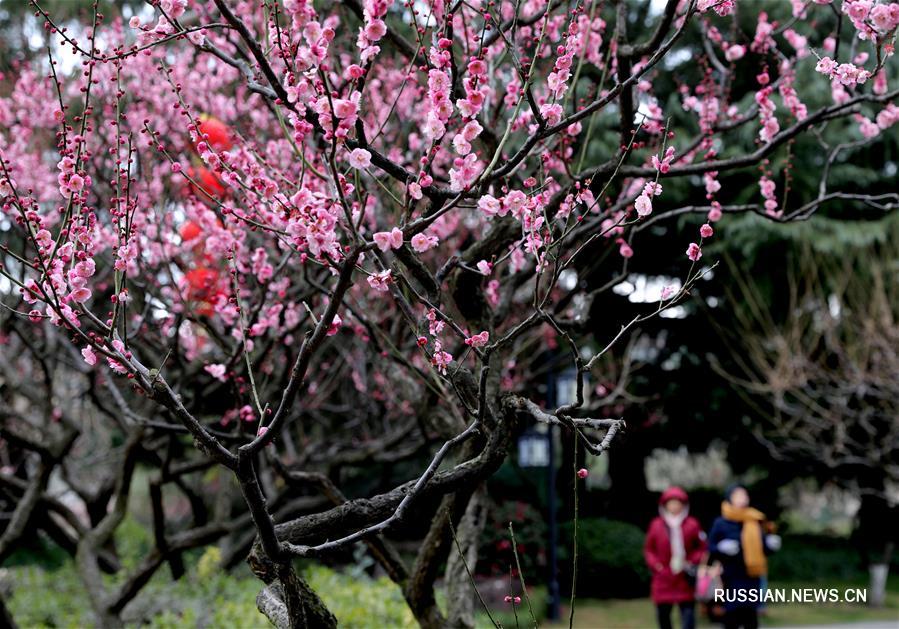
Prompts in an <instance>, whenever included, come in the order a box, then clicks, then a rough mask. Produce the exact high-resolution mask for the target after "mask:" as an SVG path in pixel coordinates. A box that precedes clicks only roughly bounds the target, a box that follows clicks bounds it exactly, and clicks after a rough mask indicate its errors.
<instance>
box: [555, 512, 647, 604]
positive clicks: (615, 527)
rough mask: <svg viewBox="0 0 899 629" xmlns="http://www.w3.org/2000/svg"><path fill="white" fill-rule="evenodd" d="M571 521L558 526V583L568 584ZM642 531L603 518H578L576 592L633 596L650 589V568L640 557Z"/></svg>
mask: <svg viewBox="0 0 899 629" xmlns="http://www.w3.org/2000/svg"><path fill="white" fill-rule="evenodd" d="M572 533H573V523H572V522H566V523H565V524H563V525H562V526H561V527H560V534H561V537H560V540H559V542H560V545H561V548H560V552H559V560H560V561H559V567H560V572H561V577H562V578H561V581H560V587H561V588H562V589H563V590H566V589H568V590H570V587H571V585H570V584H571V548H572V547H571V541H572ZM644 537H645V534H644V532H643V531H642V530H641V529H640V528H639V527H637V526H634V525H633V524H628V523H627V522H620V521H618V520H607V519H604V518H581V519H580V520H578V585H577V594H578V596H586V597H590V598H635V597H638V596H647V594H648V592H649V579H650V574H649V569H648V568H647V567H646V564H645V563H644V561H643V540H644Z"/></svg>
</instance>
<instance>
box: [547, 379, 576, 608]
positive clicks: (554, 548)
mask: <svg viewBox="0 0 899 629" xmlns="http://www.w3.org/2000/svg"><path fill="white" fill-rule="evenodd" d="M549 393H550V395H549V398H550V407H551V408H553V409H555V407H557V406H564V405H565V404H571V403H572V402H574V401H575V400H577V370H575V369H570V368H569V369H565V370H563V371H561V372H559V373H558V374H556V375H555V378H554V379H553V382H551V384H550V387H549ZM555 445H556V439H555V430H554V425H553V424H550V425H549V457H548V458H549V470H548V471H549V473H548V474H547V482H548V485H547V488H546V489H547V492H546V495H547V498H546V502H547V509H548V510H549V610H548V615H549V618H550V619H551V620H558V619H559V616H560V607H561V603H560V596H559V565H558V563H559V553H558V543H559V540H558V538H559V527H558V522H557V521H556V448H555Z"/></svg>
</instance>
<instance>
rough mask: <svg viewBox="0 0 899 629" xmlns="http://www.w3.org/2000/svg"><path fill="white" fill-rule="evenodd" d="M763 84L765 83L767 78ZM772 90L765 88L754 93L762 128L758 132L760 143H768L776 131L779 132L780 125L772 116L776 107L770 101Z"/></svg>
mask: <svg viewBox="0 0 899 629" xmlns="http://www.w3.org/2000/svg"><path fill="white" fill-rule="evenodd" d="M765 82H766V83H767V77H766V80H765ZM773 91H774V89H773V88H772V87H771V86H766V87H763V88H762V89H760V90H759V91H758V92H756V93H755V102H756V103H757V104H758V106H759V118H760V119H761V123H762V128H761V129H760V130H759V138H761V140H762V142H765V143H768V142H770V141H771V140H772V139H773V138H774V136H775V135H777V133H778V131H780V123H778V122H777V118H776V117H775V115H774V111H775V110H776V109H777V105H775V104H774V101H773V100H771V93H772V92H773Z"/></svg>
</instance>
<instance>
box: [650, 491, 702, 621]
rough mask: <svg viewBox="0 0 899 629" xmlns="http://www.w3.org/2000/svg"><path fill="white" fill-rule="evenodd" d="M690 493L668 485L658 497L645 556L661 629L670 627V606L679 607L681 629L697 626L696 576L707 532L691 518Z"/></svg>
mask: <svg viewBox="0 0 899 629" xmlns="http://www.w3.org/2000/svg"><path fill="white" fill-rule="evenodd" d="M689 512H690V509H689V499H688V498H687V492H685V491H684V490H683V489H681V488H680V487H669V488H668V489H666V490H665V491H664V492H663V493H662V496H661V498H659V515H658V517H656V518H655V519H654V520H653V521H652V523H651V524H650V525H649V531H647V533H646V544H645V545H644V546H643V556H644V557H645V558H646V565H648V566H649V570H650V571H651V572H652V601H653V602H654V603H655V604H656V611H657V616H658V621H659V627H660V628H661V629H671V608H672V607H673V606H674V605H677V606H678V607H680V614H681V627H682V629H693V628H694V627H695V625H696V613H695V609H694V579H693V578H692V576H690V575H695V574H696V566H697V565H699V563H700V562H701V561H702V557H703V555H704V554H705V549H706V544H705V533H703V532H702V528H701V527H700V526H699V522H697V521H696V518H692V517H690V514H689Z"/></svg>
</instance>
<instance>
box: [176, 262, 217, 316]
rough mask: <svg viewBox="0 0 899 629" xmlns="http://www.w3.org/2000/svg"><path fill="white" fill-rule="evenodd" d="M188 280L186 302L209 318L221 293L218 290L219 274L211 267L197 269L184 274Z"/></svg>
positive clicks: (198, 312)
mask: <svg viewBox="0 0 899 629" xmlns="http://www.w3.org/2000/svg"><path fill="white" fill-rule="evenodd" d="M184 279H186V280H187V294H186V296H185V297H186V300H187V301H188V302H190V305H191V306H193V307H194V308H195V309H196V313H197V314H200V315H205V316H209V315H211V314H212V304H213V302H214V301H215V298H216V297H218V295H219V293H220V292H221V291H220V290H219V288H218V283H219V274H218V272H217V271H216V270H215V269H210V268H209V267H203V266H200V267H196V268H194V269H191V270H190V271H188V272H187V273H185V274H184Z"/></svg>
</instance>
